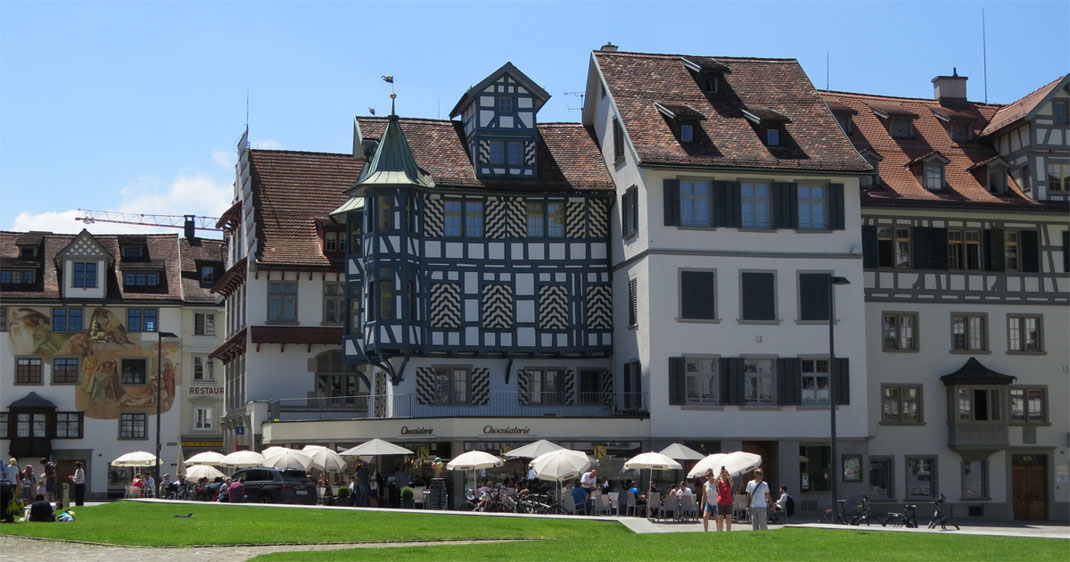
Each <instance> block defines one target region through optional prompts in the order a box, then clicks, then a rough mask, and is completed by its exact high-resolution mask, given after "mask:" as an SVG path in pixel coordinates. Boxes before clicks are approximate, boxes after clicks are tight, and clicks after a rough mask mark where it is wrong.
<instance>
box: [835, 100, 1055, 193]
mask: <svg viewBox="0 0 1070 562" xmlns="http://www.w3.org/2000/svg"><path fill="white" fill-rule="evenodd" d="M822 94H823V95H824V97H825V99H826V100H828V101H829V103H835V104H839V105H843V106H847V107H851V108H854V109H856V110H857V111H858V114H857V115H855V116H854V117H853V118H852V120H853V122H854V125H855V126H854V129H853V131H852V133H851V135H849V137H848V138H850V139H851V142H853V143H854V145H855V147H856V148H857V149H858V150H859V151H864V150H866V149H871V150H873V151H874V152H876V153H877V154H879V155H881V156H882V157H883V158H884V159H883V160H882V161H881V162H880V165H879V166H878V168H879V170H880V179H881V182H880V183H881V187H879V188H874V189H869V190H866V191H865V192H864V196H863V198H862V203H863V205H865V204H882V202H884V203H885V204H887V203H888V202H891V201H914V202H919V203H925V202H929V203H936V204H945V203H947V204H951V203H953V204H958V205H961V204H972V203H983V204H993V205H1001V206H1035V205H1036V203H1034V202H1033V201H1031V200H1030V199H1028V198H1027V197H1025V196H1024V195H1022V193H1021V191H1020V190H1019V189H1018V186H1017V185H1015V184H1014V181H1013V180H1012V179H1011V178H1009V177H1008V179H1007V186H1008V194H1007V195H997V194H993V193H990V192H989V191H988V190H987V189H986V188H985V186H984V184H983V183H981V181H983V179H984V176H983V175H982V176H980V181H979V178H978V176H976V175H974V174H973V173H971V171H970V168H971V167H972V166H974V165H975V164H977V163H978V162H982V161H985V160H989V159H991V158H992V157H994V156H997V153H996V151H995V149H993V148H992V146H991V145H989V144H988V143H985V142H983V141H981V140H978V139H974V140H971V141H968V142H954V141H952V140H951V136H950V134H949V132H948V130H947V128H946V127H945V125H944V123H943V121H941V120H940V119H939V118H937V117H936V115H935V114H934V112H941V111H947V108H944V107H942V106H941V105H940V103H939V102H938V101H936V100H929V99H916V98H890V97H884V96H873V95H867V94H853V93H846V92H822ZM871 107H882V108H891V107H895V108H899V110H900V111H903V112H906V113H910V114H916V115H918V118H917V119H916V120H915V121H914V122H913V125H914V131H915V135H914V137H915V138H913V139H893V138H892V137H891V135H889V134H888V130H887V128H886V127H885V124H884V123H882V122H881V120H880V119H879V118H878V117H877V116H876V115H874V114H873V112H871V111H869V108H871ZM998 109H999V106H997V105H986V104H981V103H973V102H968V103H966V104H965V105H963V106H961V107H957V108H956V111H957V112H958V113H959V114H961V115H963V116H966V115H969V116H971V117H972V120H971V130H972V131H973V132H974V133H975V134H976V133H977V131H979V130H980V129H981V128H983V127H984V125H985V123H987V122H988V120H989V119H991V117H992V115H994V114H995V113H996V111H997V110H998ZM933 152H938V153H939V154H940V155H941V156H943V157H945V158H947V159H948V160H949V163H948V164H947V165H946V166H945V172H944V175H945V180H946V181H947V184H948V185H949V186H950V189H948V190H945V192H940V193H936V192H931V191H929V190H927V189H925V187H924V186H922V185H921V183H920V182H919V181H918V178H917V177H916V176H915V175H914V171H912V170H911V169H910V168H909V167H908V166H909V165H910V164H911V163H912V162H915V161H917V160H919V159H920V158H924V157H925V156H927V155H929V154H931V153H933Z"/></svg>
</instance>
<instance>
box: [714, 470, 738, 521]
mask: <svg viewBox="0 0 1070 562" xmlns="http://www.w3.org/2000/svg"><path fill="white" fill-rule="evenodd" d="M733 484H734V483H733V482H732V475H731V474H729V473H728V470H727V469H725V467H723V466H722V467H721V474H719V475H718V476H717V530H718V531H720V530H722V528H723V530H725V531H731V530H732V509H733V508H734V507H735V506H734V504H735V499H734V498H733V497H732V485H733Z"/></svg>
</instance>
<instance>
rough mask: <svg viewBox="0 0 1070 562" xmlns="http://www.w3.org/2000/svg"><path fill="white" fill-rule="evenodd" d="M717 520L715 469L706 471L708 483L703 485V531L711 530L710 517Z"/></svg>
mask: <svg viewBox="0 0 1070 562" xmlns="http://www.w3.org/2000/svg"><path fill="white" fill-rule="evenodd" d="M711 514H712V515H713V516H714V519H716V518H717V481H716V480H714V479H713V469H712V468H711V469H709V470H707V471H706V483H705V484H703V485H702V530H703V531H709V530H710V515H711Z"/></svg>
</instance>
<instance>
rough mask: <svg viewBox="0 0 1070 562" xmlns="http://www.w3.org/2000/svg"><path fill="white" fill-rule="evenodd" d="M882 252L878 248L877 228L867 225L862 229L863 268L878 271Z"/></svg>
mask: <svg viewBox="0 0 1070 562" xmlns="http://www.w3.org/2000/svg"><path fill="white" fill-rule="evenodd" d="M879 254H880V250H879V249H878V247H877V227H876V226H874V225H866V226H863V227H862V267H863V268H865V269H876V268H877V266H878V265H879V263H880V260H879Z"/></svg>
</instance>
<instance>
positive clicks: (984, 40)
mask: <svg viewBox="0 0 1070 562" xmlns="http://www.w3.org/2000/svg"><path fill="white" fill-rule="evenodd" d="M981 53H982V56H983V57H984V58H983V59H982V60H983V61H984V69H985V103H988V38H987V37H986V36H985V9H984V8H981Z"/></svg>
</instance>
